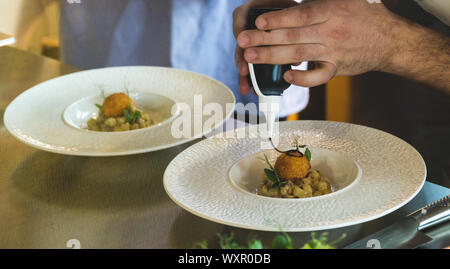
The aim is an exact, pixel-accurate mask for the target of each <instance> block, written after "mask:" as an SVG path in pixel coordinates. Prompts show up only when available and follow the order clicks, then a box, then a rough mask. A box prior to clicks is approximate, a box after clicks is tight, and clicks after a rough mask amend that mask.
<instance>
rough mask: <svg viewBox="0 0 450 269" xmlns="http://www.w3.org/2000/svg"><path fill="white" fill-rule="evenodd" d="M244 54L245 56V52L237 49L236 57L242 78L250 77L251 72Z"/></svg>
mask: <svg viewBox="0 0 450 269" xmlns="http://www.w3.org/2000/svg"><path fill="white" fill-rule="evenodd" d="M243 54H244V50H243V49H241V48H239V47H236V51H235V55H234V58H235V59H234V60H235V63H236V68H237V69H238V72H239V74H240V75H241V76H246V75H248V73H249V70H248V63H247V61H246V60H245V59H244V55H243Z"/></svg>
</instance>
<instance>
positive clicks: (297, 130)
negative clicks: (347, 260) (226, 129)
mask: <svg viewBox="0 0 450 269" xmlns="http://www.w3.org/2000/svg"><path fill="white" fill-rule="evenodd" d="M247 128H248V127H247ZM233 132H234V133H235V134H236V133H237V131H236V130H235V131H233ZM230 136H232V135H231V133H230V134H226V136H225V137H230ZM279 139H280V147H281V148H284V149H288V148H290V147H291V146H290V145H291V143H292V141H294V140H295V139H298V140H299V141H300V143H301V144H307V145H308V146H309V147H310V148H311V152H312V161H311V162H312V166H313V168H319V169H320V171H321V172H322V173H323V174H325V176H328V177H330V179H331V180H332V182H333V183H332V186H333V192H332V193H331V194H328V195H324V196H320V197H313V198H306V199H276V198H268V197H262V196H259V195H257V194H255V188H256V186H257V185H258V184H259V183H261V182H262V173H263V172H262V170H263V168H265V167H266V166H265V165H264V163H263V162H262V161H261V160H259V159H258V158H257V157H260V156H262V154H263V153H265V154H267V156H268V157H269V160H270V161H271V162H272V163H273V162H274V161H275V159H276V157H277V155H278V154H277V153H276V152H275V151H265V152H262V151H261V149H260V145H261V142H262V139H261V138H260V137H259V136H258V135H250V136H247V137H246V138H226V139H225V138H222V136H215V137H212V138H209V139H206V140H204V141H202V142H200V143H197V144H195V145H193V146H191V147H189V148H188V149H186V150H185V151H183V152H182V153H181V154H179V155H178V156H177V157H176V158H175V159H174V160H173V161H172V162H171V163H170V164H169V166H168V167H167V170H166V172H165V174H164V187H165V189H166V192H167V193H168V195H169V196H170V198H171V199H172V200H173V201H175V203H177V204H178V205H179V206H181V207H183V208H184V209H186V210H188V211H190V212H191V213H193V214H196V215H198V216H200V217H203V218H205V219H208V220H211V221H215V222H219V223H222V224H226V225H230V226H236V227H240V228H247V229H254V230H263V231H279V230H280V229H282V230H284V231H292V232H294V231H295V232H301V231H315V230H326V229H333V228H339V227H344V226H348V225H353V224H358V223H362V222H366V221H369V220H373V219H376V218H379V217H381V216H384V215H386V214H388V213H390V212H392V211H394V210H396V209H398V208H400V207H401V206H403V205H405V204H406V203H407V202H408V201H410V200H411V199H412V198H413V197H414V196H415V195H416V194H417V193H418V192H419V191H420V189H421V188H422V186H423V184H424V182H425V177H426V168H425V163H424V161H423V159H422V157H421V156H420V154H419V153H418V152H417V151H416V150H415V149H414V148H413V147H411V146H410V145H409V144H407V143H406V142H404V141H403V140H401V139H399V138H397V137H395V136H393V135H390V134H388V133H385V132H382V131H379V130H376V129H372V128H368V127H364V126H359V125H353V124H346V123H337V122H324V121H295V122H282V123H280V137H279Z"/></svg>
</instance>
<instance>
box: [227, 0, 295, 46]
mask: <svg viewBox="0 0 450 269" xmlns="http://www.w3.org/2000/svg"><path fill="white" fill-rule="evenodd" d="M274 4H275V5H276V6H277V7H278V8H288V7H292V6H297V5H298V3H297V2H295V1H292V0H278V1H276V2H274V1H273V0H249V1H248V2H247V3H246V4H244V5H242V6H240V7H237V8H236V9H235V10H234V11H233V34H234V37H235V38H236V37H237V35H238V34H239V33H240V32H241V31H243V30H245V27H246V24H247V15H248V11H249V10H250V9H251V8H267V7H270V6H273V5H274Z"/></svg>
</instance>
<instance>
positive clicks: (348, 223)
mask: <svg viewBox="0 0 450 269" xmlns="http://www.w3.org/2000/svg"><path fill="white" fill-rule="evenodd" d="M302 122H312V123H314V122H325V121H317V120H302ZM328 122H330V123H339V124H342V122H336V121H328ZM280 124H283V123H280ZM345 124H348V125H353V126H360V127H363V128H367V129H371V130H375V131H378V132H381V133H384V134H387V135H390V136H393V137H395V138H397V139H400V140H401V141H403V142H405V141H404V140H402V139H401V138H399V137H397V136H395V135H392V134H390V133H387V132H385V131H382V130H378V129H375V128H372V127H367V126H363V125H357V124H352V123H345ZM243 128H249V127H248V126H247V127H243ZM234 131H235V130H232V131H228V132H234ZM228 132H227V133H228ZM218 136H220V134H219V135H216V136H213V137H210V138H208V139H213V138H215V137H218ZM224 137H228V136H227V135H224ZM199 143H202V141H201V142H199ZM199 143H197V144H199ZM405 143H406V142H405ZM197 144H194V145H192V146H190V147H189V148H192V147H195V146H196V145H197ZM407 144H408V143H407ZM408 145H409V144H408ZM410 147H411V149H413V150H414V151H415V153H416V154H417V155H418V156H419V157H420V160H421V161H422V164H423V166H424V167H423V168H424V178H423V179H422V181H421V183H420V185H419V186H418V187H417V189H416V190H415V191H414V192H413V193H412V194H411V195H409V197H407V198H405V199H404V200H403V201H402V202H400V203H398V204H397V205H396V206H393V207H391V208H389V209H386V210H384V211H383V212H380V213H377V214H373V215H372V216H369V217H363V218H358V219H355V220H354V221H346V222H345V223H336V224H331V225H317V226H315V227H308V228H298V227H283V229H282V231H283V232H313V231H321V230H330V229H337V228H343V227H348V226H352V225H357V224H361V223H365V222H368V221H372V220H375V219H378V218H381V217H383V216H386V215H388V214H390V213H392V212H394V211H396V210H397V209H399V208H401V207H403V206H404V205H406V204H407V203H408V202H410V201H411V200H412V199H413V198H414V197H416V195H417V194H418V193H419V192H420V191H421V190H422V188H423V186H424V184H425V181H426V177H427V169H426V165H425V162H424V160H423V157H422V156H421V155H420V153H419V152H418V151H417V150H416V149H415V148H414V147H412V146H411V145H410ZM189 148H187V149H186V150H184V151H187V150H188V149H189ZM184 151H183V152H184ZM183 152H181V153H180V154H178V155H177V156H176V157H175V158H174V159H173V160H172V161H171V162H170V163H169V165H168V166H167V168H166V170H165V172H164V175H163V185H164V190H165V191H166V193H167V195H168V196H169V198H170V199H171V200H172V201H173V202H174V203H175V204H177V205H178V206H180V207H181V208H183V209H184V210H186V211H188V212H190V213H191V214H193V215H196V216H198V217H201V218H203V219H206V220H209V221H212V222H216V223H219V224H223V225H227V226H231V227H237V228H242V229H249V230H259V231H267V232H280V231H281V230H280V228H279V227H272V226H267V225H258V226H256V225H255V226H249V225H242V224H239V223H235V222H228V221H224V220H222V219H219V218H214V217H210V216H208V215H205V214H202V213H201V212H198V211H196V210H195V209H192V208H190V207H188V206H186V205H185V204H183V203H181V202H180V201H178V200H177V199H175V197H174V196H172V195H171V193H170V191H169V190H168V189H167V180H168V178H167V171H168V170H169V168H170V167H171V166H173V163H174V162H175V161H176V159H177V158H178V157H179V156H180V155H181V154H183ZM356 163H357V162H356ZM228 170H229V169H228ZM362 174H364V171H362ZM362 176H363V175H362ZM360 178H361V177H360ZM230 184H231V183H230ZM354 185H355V184H353V183H352V184H351V186H348V187H352V186H354ZM328 197H329V196H328ZM319 198H320V197H319Z"/></svg>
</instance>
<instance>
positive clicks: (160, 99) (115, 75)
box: [4, 66, 235, 156]
mask: <svg viewBox="0 0 450 269" xmlns="http://www.w3.org/2000/svg"><path fill="white" fill-rule="evenodd" d="M125 88H127V89H128V91H129V93H130V96H131V98H132V99H133V100H134V102H135V104H136V107H138V108H139V109H142V110H144V111H146V112H148V111H150V112H151V113H154V114H153V116H155V117H159V118H160V120H163V121H162V122H161V123H159V124H157V125H155V126H151V127H148V128H144V129H140V130H134V131H126V132H118V133H107V132H93V131H88V130H86V121H87V120H88V119H89V118H91V117H93V116H95V114H96V113H97V110H98V109H97V108H96V107H95V104H96V103H100V104H101V103H102V101H103V97H102V90H104V92H105V95H108V94H111V93H115V92H125ZM195 96H197V97H200V96H201V98H202V100H201V102H202V104H203V105H205V104H208V103H215V104H219V106H220V107H221V108H222V111H224V113H223V116H222V118H220V121H214V124H211V123H209V124H205V128H194V127H195V126H194V124H192V126H191V130H188V132H189V131H190V132H189V133H190V135H189V136H183V137H178V138H176V137H175V136H173V135H172V133H171V126H172V124H171V123H172V122H173V121H174V120H175V119H176V118H177V117H181V116H184V115H188V116H189V118H191V119H192V118H194V117H195V118H196V119H198V118H201V123H202V124H203V123H205V121H207V120H208V117H207V116H202V115H203V114H202V112H203V111H202V109H203V106H202V105H200V106H196V107H194V103H195V102H194V101H195ZM174 104H176V105H175V106H174ZM234 104H235V98H234V95H233V93H232V92H231V91H230V90H229V89H228V88H227V87H226V86H225V85H223V84H222V83H220V82H218V81H216V80H213V79H211V78H208V77H206V76H203V75H199V74H195V73H192V72H188V71H182V70H176V69H172V68H161V67H144V66H135V67H113V68H103V69H96V70H89V71H83V72H78V73H73V74H70V75H66V76H62V77H58V78H55V79H52V80H49V81H46V82H44V83H41V84H39V85H37V86H34V87H33V88H31V89H29V90H27V91H25V92H24V93H22V94H21V95H19V96H18V97H17V98H16V99H15V100H14V101H13V102H11V104H9V106H8V107H7V109H6V111H5V115H4V123H5V126H6V128H7V129H8V131H9V132H10V133H11V134H12V135H14V136H15V137H16V138H18V139H19V140H20V141H22V142H24V143H26V144H28V145H30V146H33V147H36V148H38V149H42V150H46V151H50V152H55V153H61V154H68V155H80V156H117V155H128V154H136V153H143V152H150V151H155V150H161V149H165V148H169V147H173V146H176V145H180V144H182V143H186V142H188V141H191V140H193V139H195V138H199V137H201V136H202V135H205V134H207V133H209V132H211V131H213V130H214V129H215V128H217V127H219V126H221V124H222V123H223V122H224V121H225V120H226V119H227V118H228V117H229V116H231V113H232V112H233V110H234ZM172 107H173V108H172ZM183 108H184V109H183ZM199 108H200V110H199ZM183 113H188V114H183ZM194 114H195V116H194ZM199 114H200V117H199ZM151 115H152V114H151ZM202 126H203V125H202ZM208 126H209V127H208Z"/></svg>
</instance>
